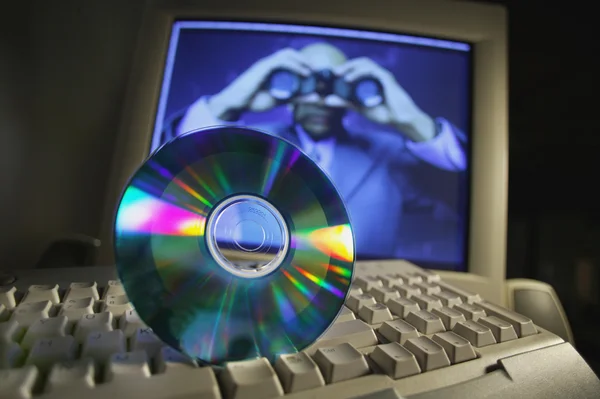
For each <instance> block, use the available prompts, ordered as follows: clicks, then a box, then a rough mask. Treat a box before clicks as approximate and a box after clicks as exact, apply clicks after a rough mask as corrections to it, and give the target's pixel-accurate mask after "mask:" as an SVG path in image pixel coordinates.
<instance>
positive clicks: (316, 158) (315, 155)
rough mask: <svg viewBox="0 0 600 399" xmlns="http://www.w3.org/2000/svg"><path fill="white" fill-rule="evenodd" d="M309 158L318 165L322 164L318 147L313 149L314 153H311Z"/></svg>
mask: <svg viewBox="0 0 600 399" xmlns="http://www.w3.org/2000/svg"><path fill="white" fill-rule="evenodd" d="M309 157H310V159H312V160H313V161H315V162H316V163H319V162H321V154H319V151H317V147H316V146H315V147H313V148H312V151H311V152H310V154H309Z"/></svg>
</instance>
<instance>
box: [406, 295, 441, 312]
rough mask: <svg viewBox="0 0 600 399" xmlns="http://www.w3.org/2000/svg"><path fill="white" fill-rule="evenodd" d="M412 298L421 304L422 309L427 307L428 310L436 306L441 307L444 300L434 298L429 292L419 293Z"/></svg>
mask: <svg viewBox="0 0 600 399" xmlns="http://www.w3.org/2000/svg"><path fill="white" fill-rule="evenodd" d="M410 299H411V300H412V301H414V302H416V303H418V304H419V307H420V308H421V309H425V310H428V311H430V312H431V311H432V310H433V309H436V308H441V307H442V302H441V301H440V300H439V299H437V298H434V297H432V296H430V295H427V294H419V295H413V296H411V297H410Z"/></svg>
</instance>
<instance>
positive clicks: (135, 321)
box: [119, 309, 147, 337]
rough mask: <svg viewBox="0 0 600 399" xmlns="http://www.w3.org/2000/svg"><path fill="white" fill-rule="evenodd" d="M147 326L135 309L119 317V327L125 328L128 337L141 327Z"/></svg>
mask: <svg viewBox="0 0 600 399" xmlns="http://www.w3.org/2000/svg"><path fill="white" fill-rule="evenodd" d="M145 327H147V326H146V324H144V322H143V321H142V319H140V316H139V315H138V314H137V312H136V311H135V309H131V310H128V311H126V312H125V313H124V314H123V315H122V316H121V317H120V318H119V329H120V330H123V333H124V334H125V336H126V337H131V336H132V335H133V334H135V332H136V331H137V330H138V329H140V328H145Z"/></svg>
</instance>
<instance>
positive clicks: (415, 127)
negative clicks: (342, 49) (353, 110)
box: [334, 57, 435, 141]
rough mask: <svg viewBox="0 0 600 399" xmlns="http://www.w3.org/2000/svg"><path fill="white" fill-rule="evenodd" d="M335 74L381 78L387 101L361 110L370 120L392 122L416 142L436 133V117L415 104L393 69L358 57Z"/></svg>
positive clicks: (353, 79) (350, 79) (354, 78)
mask: <svg viewBox="0 0 600 399" xmlns="http://www.w3.org/2000/svg"><path fill="white" fill-rule="evenodd" d="M334 73H335V74H336V75H338V76H342V77H343V78H344V79H345V80H346V81H347V82H349V83H354V82H357V81H359V80H361V79H364V78H372V79H377V80H378V81H379V83H381V86H382V88H383V98H384V101H383V103H381V104H379V105H377V106H375V107H360V108H359V109H357V111H358V112H360V113H361V114H363V115H364V116H366V117H367V118H368V119H370V120H372V121H374V122H377V123H382V124H387V125H392V126H394V127H395V128H396V129H397V130H399V131H401V132H402V133H404V134H405V135H406V136H408V138H409V139H410V140H412V141H427V140H430V139H432V138H433V137H434V136H435V122H434V120H433V119H432V118H431V117H430V116H429V115H427V114H425V113H424V112H423V111H422V110H421V109H420V108H419V107H418V106H417V105H416V104H415V103H414V101H413V100H412V98H411V97H410V95H409V94H408V93H407V92H406V91H405V90H404V89H403V88H402V86H400V84H398V82H397V81H396V79H395V78H394V75H393V74H392V73H391V72H390V71H388V70H387V69H385V68H383V67H382V66H380V65H378V64H377V63H375V62H374V61H372V60H371V59H369V58H366V57H361V58H355V59H353V60H350V61H348V62H346V63H345V64H343V65H340V66H339V67H337V68H336V69H335V70H334Z"/></svg>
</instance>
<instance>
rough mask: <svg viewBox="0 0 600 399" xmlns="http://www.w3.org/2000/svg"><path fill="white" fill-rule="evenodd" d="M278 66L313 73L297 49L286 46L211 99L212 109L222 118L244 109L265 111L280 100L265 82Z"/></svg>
mask: <svg viewBox="0 0 600 399" xmlns="http://www.w3.org/2000/svg"><path fill="white" fill-rule="evenodd" d="M276 69H286V70H288V71H291V72H295V73H297V74H298V75H300V76H309V75H310V74H311V72H312V71H311V69H310V67H309V66H308V64H307V63H306V62H305V60H304V57H303V56H302V55H301V54H300V53H299V52H298V51H296V50H293V49H291V48H286V49H283V50H279V51H277V52H276V53H274V54H272V55H270V56H268V57H265V58H262V59H260V60H258V61H257V62H255V63H254V64H253V65H252V66H251V67H250V68H248V69H247V70H246V71H245V72H244V73H242V74H241V75H240V76H238V77H237V78H236V79H235V80H234V81H233V82H231V84H229V86H227V87H225V88H224V89H223V90H221V91H220V92H219V93H217V94H215V95H214V96H212V97H211V99H210V100H209V101H208V107H209V109H210V110H211V113H212V114H213V115H215V116H216V117H217V118H219V119H223V120H229V119H235V115H239V113H241V112H244V111H254V112H264V111H268V110H270V109H271V108H273V107H275V106H276V105H278V104H279V102H278V100H276V99H275V98H273V97H272V96H271V95H270V94H269V93H268V92H267V91H265V90H263V86H264V83H265V81H266V79H267V78H268V77H269V75H270V74H271V73H272V72H273V71H274V70H276Z"/></svg>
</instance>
